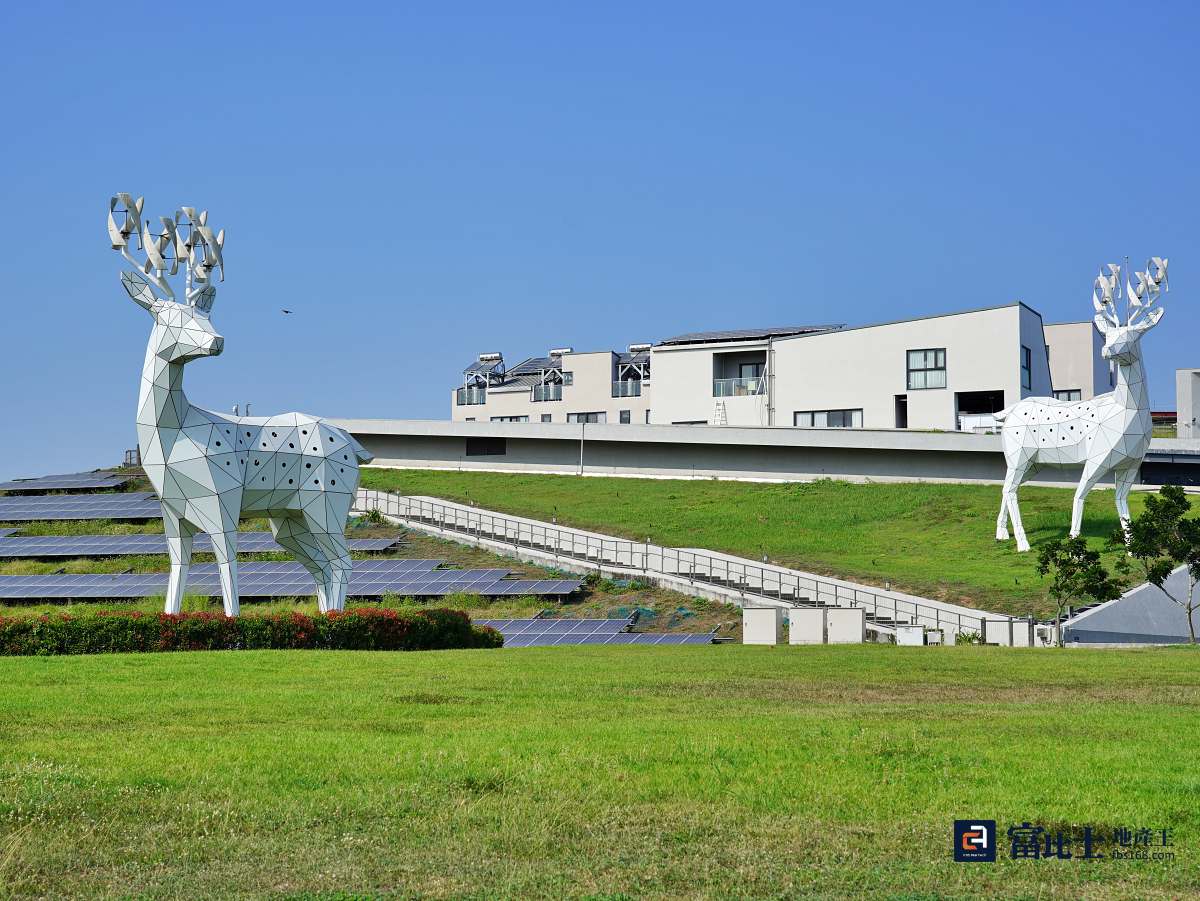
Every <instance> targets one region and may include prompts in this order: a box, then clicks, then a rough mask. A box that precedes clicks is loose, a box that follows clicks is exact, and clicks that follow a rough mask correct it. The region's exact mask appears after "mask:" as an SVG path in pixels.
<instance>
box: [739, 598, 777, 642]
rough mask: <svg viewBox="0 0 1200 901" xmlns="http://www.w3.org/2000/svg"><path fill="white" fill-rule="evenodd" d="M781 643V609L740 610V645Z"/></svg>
mask: <svg viewBox="0 0 1200 901" xmlns="http://www.w3.org/2000/svg"><path fill="white" fill-rule="evenodd" d="M782 641H783V608H782V607H743V608H742V644H779V643H780V642H782Z"/></svg>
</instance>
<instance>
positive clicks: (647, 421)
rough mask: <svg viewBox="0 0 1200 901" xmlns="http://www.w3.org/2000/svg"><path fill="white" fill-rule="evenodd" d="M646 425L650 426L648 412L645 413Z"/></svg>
mask: <svg viewBox="0 0 1200 901" xmlns="http://www.w3.org/2000/svg"><path fill="white" fill-rule="evenodd" d="M646 425H650V411H649V410H647V411H646Z"/></svg>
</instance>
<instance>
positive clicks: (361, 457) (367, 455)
mask: <svg viewBox="0 0 1200 901" xmlns="http://www.w3.org/2000/svg"><path fill="white" fill-rule="evenodd" d="M346 437H347V438H348V439H349V441H350V446H351V447H352V448H354V458H355V459H356V460H358V462H359V463H370V462H371V461H372V460H374V459H375V455H374V454H373V453H371V452H370V451H369V450H367V449H366V448H365V447H363V446H362V445H361V444H359V443H358V442H357V441H355V440H354V436H353V435H351V434H349V433H347V435H346Z"/></svg>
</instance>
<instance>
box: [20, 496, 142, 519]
mask: <svg viewBox="0 0 1200 901" xmlns="http://www.w3.org/2000/svg"><path fill="white" fill-rule="evenodd" d="M161 515H162V508H161V507H160V506H159V503H158V498H157V497H155V496H154V494H152V493H151V492H149V491H130V492H126V493H123V494H54V495H43V496H36V495H35V496H32V497H7V496H6V497H0V522H17V521H31V520H58V519H156V518H158V517H159V516H161Z"/></svg>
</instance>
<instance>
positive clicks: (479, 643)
mask: <svg viewBox="0 0 1200 901" xmlns="http://www.w3.org/2000/svg"><path fill="white" fill-rule="evenodd" d="M503 644H504V639H503V638H501V636H500V633H499V632H497V631H496V630H495V629H491V628H488V627H482V628H480V627H476V626H472V625H471V620H470V617H468V616H467V615H466V614H465V613H463V612H461V611H458V610H442V609H433V610H416V611H405V612H402V613H401V612H397V611H395V610H388V609H379V608H375V607H359V608H355V609H351V610H345V611H342V612H335V613H318V614H316V615H313V616H310V615H308V614H304V613H276V614H270V615H261V616H260V615H255V614H251V615H249V616H241V617H228V616H225V615H223V614H220V613H177V614H168V613H142V612H137V611H133V612H113V611H97V612H94V613H84V614H74V613H62V614H57V615H54V616H17V617H13V616H0V655H30V654H43V655H48V654H108V653H117V652H128V651H238V650H254V649H261V648H305V649H324V650H340V651H429V650H440V649H447V648H498V647H500V646H501V645H503Z"/></svg>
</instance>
